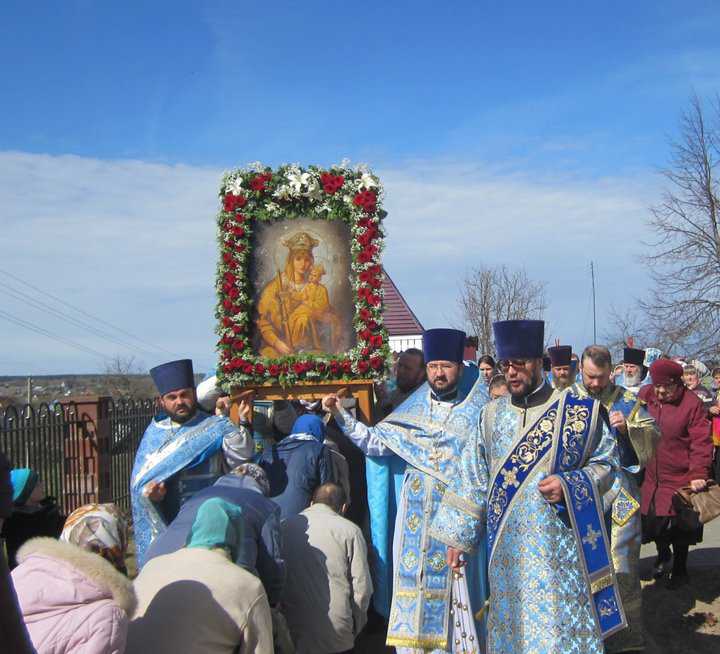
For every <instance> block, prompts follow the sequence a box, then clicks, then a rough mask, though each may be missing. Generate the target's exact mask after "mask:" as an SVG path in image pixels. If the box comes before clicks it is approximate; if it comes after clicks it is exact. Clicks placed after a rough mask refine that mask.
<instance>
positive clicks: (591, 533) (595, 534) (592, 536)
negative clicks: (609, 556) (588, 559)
mask: <svg viewBox="0 0 720 654" xmlns="http://www.w3.org/2000/svg"><path fill="white" fill-rule="evenodd" d="M601 536H602V534H601V533H600V532H599V531H595V530H594V529H593V526H592V525H588V528H587V532H586V533H585V537H584V538H583V539H582V541H583V543H585V544H586V545H590V547H592V549H594V550H596V549H597V542H598V540H599V539H600V537H601Z"/></svg>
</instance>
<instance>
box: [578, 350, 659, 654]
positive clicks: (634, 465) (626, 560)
mask: <svg viewBox="0 0 720 654" xmlns="http://www.w3.org/2000/svg"><path fill="white" fill-rule="evenodd" d="M612 369H613V367H612V358H611V356H610V351H609V350H608V349H607V348H606V347H602V346H601V345H589V346H588V347H586V348H585V350H584V351H583V353H582V360H581V367H580V370H581V374H582V382H581V383H579V384H578V385H577V389H576V390H577V392H578V394H579V395H580V396H589V397H592V398H593V399H596V400H598V401H599V402H601V403H602V405H603V406H604V407H605V409H606V410H607V412H608V415H609V419H610V431H611V432H612V434H613V436H614V437H615V440H616V442H617V446H618V455H619V457H620V466H621V468H622V470H621V472H620V473H619V474H618V477H617V481H616V483H615V484H614V485H613V488H612V489H611V490H610V492H609V493H607V494H606V495H605V497H604V498H603V501H604V503H605V506H609V505H610V504H612V513H611V527H610V547H611V553H612V561H613V566H614V567H615V575H616V577H617V580H618V585H619V588H620V596H621V598H622V603H623V607H624V609H625V615H626V617H627V621H628V628H627V629H625V630H623V631H621V632H619V633H618V634H615V635H614V636H612V637H611V638H609V639H608V641H607V642H606V643H605V649H606V652H608V654H610V653H615V652H640V651H642V650H643V649H644V647H645V641H644V637H643V628H642V595H641V592H640V571H639V566H640V545H641V543H642V520H641V515H640V500H641V496H640V487H639V485H638V481H639V477H640V475H641V472H642V470H643V469H644V468H645V465H646V464H647V462H648V460H649V459H650V458H651V457H652V455H653V453H654V452H655V447H656V445H657V442H658V440H659V439H660V432H659V430H658V428H657V425H656V424H655V420H654V419H653V418H652V416H651V415H650V414H649V413H648V411H647V407H646V406H645V402H643V401H642V400H640V399H638V398H637V396H636V395H635V394H633V393H631V392H629V391H627V390H626V389H624V388H623V387H622V386H617V385H616V384H613V383H612V382H611V381H610V375H611V373H612Z"/></svg>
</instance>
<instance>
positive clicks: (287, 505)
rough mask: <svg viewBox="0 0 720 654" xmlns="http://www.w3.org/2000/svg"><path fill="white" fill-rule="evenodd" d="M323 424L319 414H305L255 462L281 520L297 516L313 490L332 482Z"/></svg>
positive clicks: (305, 505) (331, 466) (329, 454)
mask: <svg viewBox="0 0 720 654" xmlns="http://www.w3.org/2000/svg"><path fill="white" fill-rule="evenodd" d="M324 441H325V423H324V422H323V421H322V420H321V419H320V417H319V416H316V415H314V414H305V415H303V416H300V417H299V418H298V419H297V420H296V421H295V424H293V428H292V431H291V433H290V435H289V436H286V437H285V438H283V439H282V440H281V441H279V442H278V443H274V444H273V445H272V446H271V447H269V448H266V449H265V451H264V452H263V453H262V456H261V457H260V460H259V461H258V463H259V464H260V465H261V466H262V467H263V468H264V469H265V473H266V474H267V476H268V479H269V481H270V498H271V499H272V500H273V501H275V502H276V503H277V504H278V505H279V506H280V514H281V517H282V519H283V520H284V519H285V518H289V517H290V516H293V515H297V514H298V513H300V512H301V511H304V510H305V509H307V508H308V507H309V506H310V501H311V500H312V495H313V492H314V491H315V489H316V488H317V487H318V486H320V485H322V484H325V483H327V482H329V481H335V475H334V467H333V460H332V456H333V455H332V453H331V451H330V448H329V447H327V446H326V445H324Z"/></svg>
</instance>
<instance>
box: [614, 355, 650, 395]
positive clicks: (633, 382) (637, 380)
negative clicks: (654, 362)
mask: <svg viewBox="0 0 720 654" xmlns="http://www.w3.org/2000/svg"><path fill="white" fill-rule="evenodd" d="M645 355H646V352H645V350H640V349H638V348H636V347H626V348H624V349H623V372H622V375H621V376H620V377H619V378H618V379H617V380H616V381H617V383H618V385H619V386H623V387H624V388H625V390H628V391H630V392H631V393H632V394H633V395H637V394H638V393H639V392H640V387H641V386H645V385H647V384H649V383H650V378H649V377H648V369H647V367H646V366H645Z"/></svg>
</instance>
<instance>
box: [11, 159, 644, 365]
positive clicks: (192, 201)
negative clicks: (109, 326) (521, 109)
mask: <svg viewBox="0 0 720 654" xmlns="http://www.w3.org/2000/svg"><path fill="white" fill-rule="evenodd" d="M378 172H379V173H380V176H381V179H382V180H383V182H384V185H385V188H386V208H387V210H388V212H389V216H388V219H387V223H386V225H387V230H388V240H387V250H386V265H387V268H388V270H389V272H390V273H391V274H392V275H393V278H394V279H395V281H396V283H397V284H398V285H399V287H400V289H401V291H402V292H403V293H404V294H405V295H406V297H407V299H408V300H409V302H410V304H411V305H412V306H413V307H414V308H415V310H416V312H417V313H418V316H419V317H420V319H421V321H423V322H424V323H425V325H426V326H428V327H429V326H437V325H442V324H447V323H448V322H449V321H450V320H451V319H453V318H454V317H455V302H456V300H455V298H456V296H457V288H458V284H459V282H460V279H461V278H462V275H463V274H464V272H465V271H466V270H467V269H468V268H469V267H472V266H474V265H476V264H478V263H481V262H482V263H508V264H511V265H524V266H525V267H526V268H527V269H528V270H529V272H530V273H531V274H532V275H534V276H537V277H538V278H540V279H545V280H547V281H548V282H549V288H548V296H549V299H550V311H549V318H550V319H551V320H552V324H553V326H554V327H555V328H556V329H557V331H558V335H559V336H560V337H562V338H563V339H568V340H570V342H574V344H575V345H576V346H578V347H579V346H581V345H583V344H584V342H585V340H587V338H588V337H589V333H590V332H589V331H588V329H589V327H588V324H587V307H588V293H589V288H590V286H589V277H588V272H587V271H588V265H589V261H590V259H594V260H595V261H596V263H597V266H598V271H599V300H600V306H599V309H606V308H607V307H608V306H609V304H610V300H611V299H613V298H618V299H619V300H620V303H622V299H623V298H626V297H627V294H628V292H640V291H641V290H642V288H643V272H642V269H641V268H640V267H639V266H638V265H637V264H634V263H633V260H634V258H635V256H636V254H637V252H638V250H639V240H640V238H641V237H642V235H643V233H644V231H643V230H644V228H643V221H644V218H645V216H646V208H647V206H648V205H649V204H650V203H651V202H652V200H653V194H654V189H653V188H652V186H654V185H655V184H656V180H654V179H653V178H649V179H643V178H637V179H625V178H616V179H615V178H602V179H581V178H578V177H577V176H570V175H568V176H566V177H562V176H555V177H550V176H546V175H543V174H542V173H538V171H527V172H525V173H524V174H519V173H517V172H516V173H509V172H507V171H506V170H505V171H503V170H501V169H496V168H493V167H490V166H485V165H481V164H477V163H463V162H457V161H427V162H423V161H415V162H408V163H407V164H405V165H403V166H399V165H395V166H386V167H385V168H384V169H380V170H379V171H378ZM220 175H221V171H220V170H219V169H211V168H199V167H192V166H182V165H177V166H171V165H165V164H157V163H146V162H142V161H102V160H96V159H88V158H81V157H75V156H58V157H55V156H48V155H36V154H27V153H22V152H4V153H0V206H1V207H2V212H3V214H2V215H3V221H2V222H3V258H2V262H1V263H0V269H3V270H7V271H10V272H11V273H12V274H14V275H17V276H18V277H20V278H22V279H25V280H27V281H29V282H31V283H33V284H35V285H37V286H40V287H43V288H45V289H47V290H48V291H49V292H51V293H53V294H55V295H58V296H61V297H63V298H64V299H66V300H67V301H69V302H71V303H72V304H74V305H76V306H81V307H83V308H84V309H85V310H86V311H87V312H88V313H91V314H93V315H97V316H100V317H102V318H103V319H104V320H107V321H108V322H110V323H113V324H115V325H117V326H118V327H120V328H122V329H124V330H126V331H128V332H131V333H133V334H136V335H138V336H140V337H141V338H143V340H145V341H147V342H149V343H153V344H157V345H161V346H163V347H165V348H166V349H167V350H170V351H172V352H177V353H178V354H180V355H189V356H192V357H194V358H195V359H196V360H197V361H198V362H201V364H200V365H201V366H207V365H209V364H211V363H212V361H213V354H212V351H213V342H214V335H213V327H214V317H213V306H214V297H213V275H214V267H215V258H216V244H215V214H216V211H217V187H218V183H219V180H220ZM9 282H10V280H8V279H7V278H6V277H3V276H2V275H0V283H9ZM13 285H14V286H15V287H17V284H15V283H13ZM25 290H27V289H25ZM2 291H3V287H2V286H0V301H1V302H2V304H0V307H2V309H3V310H4V311H6V312H8V313H11V314H13V315H16V316H19V317H21V318H23V319H25V320H28V321H31V322H33V323H36V324H41V325H42V326H43V327H45V328H46V329H48V330H50V331H52V332H53V333H56V334H59V335H62V336H64V337H65V338H71V339H72V340H74V341H76V342H79V343H82V344H85V345H87V346H88V347H92V348H94V349H98V350H101V351H102V352H107V353H108V355H113V354H115V353H117V352H120V351H122V348H120V347H119V346H117V345H116V344H113V343H108V342H104V341H103V339H101V338H97V337H95V336H91V335H88V334H86V333H83V332H82V331H80V330H79V329H77V328H74V327H72V326H70V325H66V324H64V323H63V322H61V321H59V320H57V319H56V318H54V317H53V316H51V315H47V314H43V313H42V312H40V311H37V310H36V309H32V308H30V307H28V306H27V305H26V304H25V303H22V302H19V301H17V300H15V299H12V298H9V297H7V296H6V295H5V294H3V292H2ZM30 294H31V295H34V294H33V293H32V292H30ZM39 299H43V301H45V300H46V298H39ZM0 325H1V327H0V333H1V334H3V342H4V344H5V349H8V344H9V348H10V349H11V350H12V357H7V358H6V359H1V358H0V374H11V373H26V372H27V373H34V374H39V373H42V372H58V371H66V372H71V371H83V370H97V369H100V368H101V367H102V364H101V363H100V362H99V361H98V360H97V359H95V358H93V357H91V356H89V355H86V354H84V353H81V352H78V351H74V350H73V349H72V348H68V347H65V346H63V345H60V344H59V343H54V342H53V341H50V340H48V339H44V338H43V337H41V336H36V335H34V334H31V333H27V332H23V331H22V330H20V329H18V328H16V327H13V326H11V325H9V324H8V323H6V322H1V321H0ZM166 356H167V355H163V354H162V353H158V352H156V353H155V354H154V355H152V354H146V355H144V356H143V355H140V358H141V359H142V360H143V362H144V363H145V364H146V365H152V364H155V363H158V362H159V361H161V360H163V358H165V357H166ZM18 362H25V365H24V367H23V368H22V369H20V368H18V365H17V364H18Z"/></svg>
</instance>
